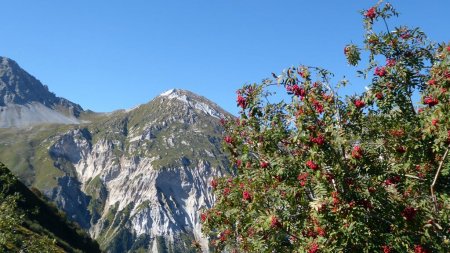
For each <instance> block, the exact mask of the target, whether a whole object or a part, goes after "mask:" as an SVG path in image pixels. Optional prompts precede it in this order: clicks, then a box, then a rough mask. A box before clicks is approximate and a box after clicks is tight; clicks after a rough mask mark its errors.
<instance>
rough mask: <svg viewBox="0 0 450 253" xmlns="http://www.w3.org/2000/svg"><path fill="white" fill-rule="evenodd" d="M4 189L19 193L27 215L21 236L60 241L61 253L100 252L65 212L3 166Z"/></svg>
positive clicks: (1, 180)
mask: <svg viewBox="0 0 450 253" xmlns="http://www.w3.org/2000/svg"><path fill="white" fill-rule="evenodd" d="M0 186H1V187H0V190H1V192H0V193H2V194H3V195H6V196H11V195H13V194H17V193H18V194H19V200H18V201H17V207H18V209H19V210H18V211H20V212H22V213H23V214H24V215H25V216H24V220H23V222H22V224H21V226H19V227H16V228H14V229H15V230H17V231H19V232H18V236H21V235H22V236H26V237H29V236H48V237H49V238H50V239H54V240H56V245H57V247H58V248H59V249H61V252H100V250H99V246H98V244H97V243H96V242H95V241H93V240H92V239H91V238H90V237H89V236H88V235H87V234H86V233H85V232H84V231H82V230H81V229H80V228H79V227H77V226H76V225H75V224H73V223H69V222H67V221H66V219H65V215H64V214H63V213H62V212H60V211H58V209H56V207H55V206H53V205H51V204H49V203H48V202H46V201H44V200H43V199H41V198H40V197H38V196H37V195H35V194H34V193H33V192H32V191H31V190H29V189H28V188H27V187H26V186H25V185H24V184H23V183H21V182H20V181H19V180H17V179H16V178H15V177H14V176H13V175H12V174H11V173H10V171H9V170H8V169H7V168H6V167H5V166H4V165H3V164H1V163H0ZM0 232H2V231H0ZM13 246H14V245H12V246H11V247H13ZM11 250H13V251H14V248H12V249H11Z"/></svg>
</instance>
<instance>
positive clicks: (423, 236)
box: [201, 3, 450, 253]
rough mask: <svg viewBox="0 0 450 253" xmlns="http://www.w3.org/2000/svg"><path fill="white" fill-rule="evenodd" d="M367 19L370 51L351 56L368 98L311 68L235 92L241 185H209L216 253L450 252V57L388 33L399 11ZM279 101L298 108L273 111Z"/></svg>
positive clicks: (235, 154) (439, 48)
mask: <svg viewBox="0 0 450 253" xmlns="http://www.w3.org/2000/svg"><path fill="white" fill-rule="evenodd" d="M362 14H363V16H364V27H365V40H364V45H363V47H362V48H360V47H358V46H357V45H347V46H345V48H344V54H345V56H346V58H347V61H348V63H349V64H351V65H355V66H356V65H357V64H358V63H359V62H360V58H361V56H360V55H361V53H360V52H361V51H362V50H364V51H365V52H367V54H364V55H368V57H369V60H368V67H367V68H366V69H363V70H358V73H359V74H360V75H361V76H363V77H368V76H371V78H370V80H371V82H370V84H369V85H368V90H367V91H366V92H364V93H362V94H360V95H359V96H351V97H346V98H341V97H340V96H339V95H338V93H337V90H338V88H339V87H340V86H342V85H346V82H345V81H342V82H339V83H338V84H337V85H333V84H332V83H331V81H330V80H331V77H332V75H331V73H330V72H328V71H326V70H324V69H321V68H315V67H309V66H299V67H290V68H288V69H286V70H285V71H283V73H281V74H279V75H276V74H273V76H274V79H267V80H264V81H263V82H262V83H261V84H253V85H245V86H244V87H243V88H242V89H240V90H239V91H238V96H237V103H238V106H240V107H241V108H242V110H241V113H240V117H239V118H238V119H236V120H234V119H233V120H228V121H224V125H225V127H226V136H225V138H224V146H225V149H226V150H228V151H229V153H230V155H231V160H232V162H233V163H234V164H235V175H234V176H233V177H229V178H219V179H214V180H213V181H212V182H211V186H212V187H213V189H214V193H215V195H216V198H217V201H216V204H215V206H214V207H213V208H211V209H210V210H206V211H205V212H204V213H202V214H201V220H202V222H203V231H204V233H205V234H207V235H208V236H209V237H210V239H211V244H212V246H213V247H215V248H216V249H217V250H223V249H226V250H227V251H230V252H233V251H236V252H237V251H239V252H241V251H243V252H310V253H314V252H450V245H449V236H448V235H449V233H450V225H449V215H450V201H449V198H448V193H449V192H448V189H449V186H448V184H449V179H450V178H449V171H450V165H449V158H448V156H449V155H448V153H449V151H448V150H449V145H450V103H449V102H450V101H449V100H450V92H449V89H450V68H449V65H450V63H449V59H450V46H449V45H445V44H440V45H439V44H435V43H432V42H430V41H428V39H427V38H426V36H425V34H424V33H423V32H421V31H420V30H419V29H410V28H407V27H398V28H395V29H394V30H390V29H389V28H387V22H386V20H387V19H389V18H390V17H392V16H396V15H397V13H396V11H395V10H394V9H393V7H392V6H391V5H390V4H383V3H379V4H378V5H376V6H374V7H372V8H370V9H368V10H366V11H363V12H362ZM378 22H381V24H379V23H378ZM385 24H386V25H385ZM378 27H382V29H380V31H378V30H377V29H375V28H378ZM385 27H386V30H384V29H385ZM378 61H383V63H382V64H380V63H378ZM384 62H385V63H384ZM279 90H284V92H286V93H287V96H289V102H284V101H280V102H271V101H274V99H276V97H279V96H278V95H277V96H274V91H279ZM417 95H419V96H420V98H421V100H420V103H421V106H419V108H415V107H414V99H413V97H414V96H417Z"/></svg>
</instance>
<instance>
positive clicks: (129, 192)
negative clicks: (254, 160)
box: [0, 90, 231, 252]
mask: <svg viewBox="0 0 450 253" xmlns="http://www.w3.org/2000/svg"><path fill="white" fill-rule="evenodd" d="M224 117H231V115H229V114H228V113H226V112H225V111H224V110H222V109H220V108H219V107H218V106H217V105H216V104H214V103H213V102H211V101H209V100H207V99H206V98H203V97H201V96H198V95H196V94H193V93H191V92H188V91H184V90H171V91H168V92H165V93H163V94H161V95H160V96H158V97H156V98H155V99H153V100H152V101H150V102H149V103H147V104H144V105H141V106H139V107H137V108H134V109H132V110H122V111H116V112H114V113H111V114H103V115H98V116H95V117H92V118H90V119H89V120H90V123H82V124H79V125H55V124H52V125H46V126H35V127H33V128H31V129H20V128H9V129H3V130H2V129H0V158H2V159H4V160H5V163H6V164H8V166H10V167H11V168H12V170H13V172H14V173H15V174H16V175H18V176H19V177H20V178H21V180H22V181H24V182H26V183H27V184H28V185H32V186H34V187H37V188H38V189H40V190H41V191H42V192H43V193H44V194H45V195H46V196H47V197H49V198H50V199H52V200H53V201H54V202H55V203H56V204H57V205H58V207H60V208H62V209H63V210H64V211H65V212H66V213H67V215H68V218H69V219H71V220H73V221H76V222H77V223H79V224H80V226H81V227H82V228H84V229H85V230H87V231H89V232H90V234H91V235H92V236H93V237H94V238H96V239H97V240H98V241H99V243H100V244H101V247H102V249H104V250H106V251H108V252H127V251H130V252H138V251H141V250H149V251H151V252H193V251H194V250H195V249H194V248H193V247H192V242H193V241H196V242H198V243H199V244H200V245H201V247H202V249H203V251H205V252H206V251H207V250H208V241H207V240H206V238H203V237H202V235H201V232H200V229H201V225H200V221H199V214H200V210H201V209H202V208H208V207H210V206H211V205H212V204H213V202H214V199H213V195H212V190H211V187H210V186H209V182H210V181H211V179H212V178H213V177H216V176H222V175H225V174H227V173H228V168H229V164H228V160H227V159H226V157H225V155H224V154H223V153H222V151H221V139H222V131H223V129H222V127H221V125H220V122H219V121H220V118H224ZM17 136H19V137H17Z"/></svg>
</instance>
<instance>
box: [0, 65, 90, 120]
mask: <svg viewBox="0 0 450 253" xmlns="http://www.w3.org/2000/svg"><path fill="white" fill-rule="evenodd" d="M82 112H83V108H81V106H79V105H77V104H75V103H72V102H70V101H68V100H67V99H64V98H59V97H56V95H55V94H53V93H51V92H50V91H49V90H48V88H47V86H45V85H43V84H42V83H41V82H40V81H39V80H37V79H36V78H34V77H33V76H32V75H30V74H28V73H27V72H26V71H25V70H23V69H22V68H21V67H20V66H19V65H18V64H17V63H16V62H15V61H13V60H11V59H8V58H6V57H0V128H8V127H27V126H30V125H36V124H42V123H58V124H77V123H80V121H79V119H78V117H79V116H80V113H82Z"/></svg>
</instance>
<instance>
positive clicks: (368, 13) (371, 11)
mask: <svg viewBox="0 0 450 253" xmlns="http://www.w3.org/2000/svg"><path fill="white" fill-rule="evenodd" d="M364 16H365V17H366V18H370V19H374V18H375V17H376V16H377V10H376V9H375V7H372V8H370V9H368V10H367V11H366V12H365V13H364Z"/></svg>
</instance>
